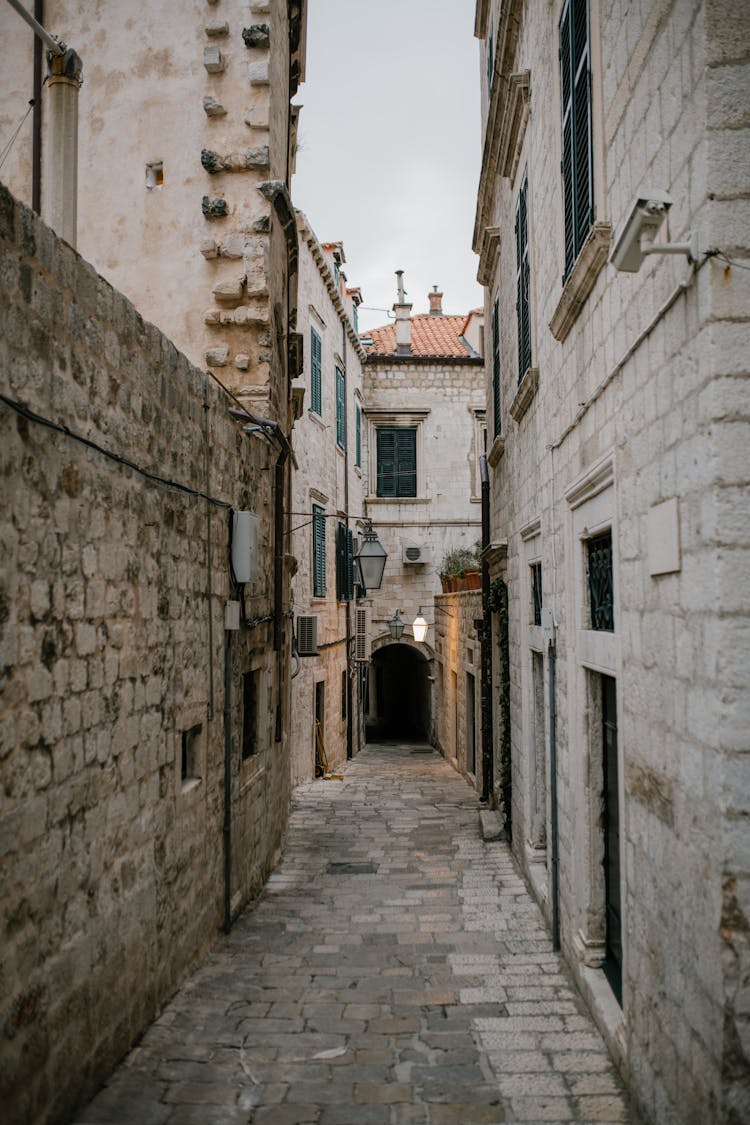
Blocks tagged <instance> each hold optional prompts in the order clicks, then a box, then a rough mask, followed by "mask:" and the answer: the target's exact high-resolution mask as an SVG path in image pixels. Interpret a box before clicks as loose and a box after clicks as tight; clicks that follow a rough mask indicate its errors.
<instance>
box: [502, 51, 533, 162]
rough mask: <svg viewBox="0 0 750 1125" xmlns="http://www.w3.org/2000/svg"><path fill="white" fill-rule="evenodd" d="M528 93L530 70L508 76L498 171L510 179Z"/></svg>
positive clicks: (520, 141)
mask: <svg viewBox="0 0 750 1125" xmlns="http://www.w3.org/2000/svg"><path fill="white" fill-rule="evenodd" d="M530 94H531V72H530V71H528V70H522V71H521V72H520V73H518V74H510V75H509V76H508V92H507V95H506V101H505V108H504V112H503V120H502V124H501V126H500V144H499V148H500V152H499V156H498V171H499V173H500V175H501V176H504V177H506V178H508V179H511V180H512V179H513V177H514V176H515V174H516V169H517V168H518V161H519V159H520V156H521V145H522V144H523V138H524V134H525V132H526V123H527V121H528V120H529V97H530Z"/></svg>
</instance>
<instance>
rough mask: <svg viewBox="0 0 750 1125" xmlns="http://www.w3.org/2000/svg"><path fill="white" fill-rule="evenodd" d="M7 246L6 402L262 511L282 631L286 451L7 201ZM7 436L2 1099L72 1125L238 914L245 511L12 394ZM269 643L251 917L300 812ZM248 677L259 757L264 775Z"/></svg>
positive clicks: (280, 664) (22, 1112) (1, 338)
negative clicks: (235, 568) (239, 569)
mask: <svg viewBox="0 0 750 1125" xmlns="http://www.w3.org/2000/svg"><path fill="white" fill-rule="evenodd" d="M0 238H2V243H1V244H0V245H1V248H0V253H1V255H2V257H1V259H0V261H1V263H2V264H1V266H0V285H1V286H2V294H1V295H0V348H1V349H2V350H1V351H0V357H1V358H0V369H1V370H2V393H3V395H5V396H8V397H10V398H12V399H14V400H17V401H18V402H21V403H23V404H24V406H25V407H27V408H28V409H29V410H30V411H32V412H34V413H35V414H37V415H40V416H42V417H44V418H46V419H50V420H52V421H54V422H55V423H56V424H59V425H62V426H66V427H68V428H69V429H70V430H71V431H74V432H75V433H76V434H79V435H81V436H83V437H85V438H86V439H88V440H90V441H92V442H95V443H97V444H98V445H99V446H101V447H103V448H105V449H107V450H109V451H112V452H115V453H117V454H119V455H121V456H123V457H126V458H128V459H129V460H130V461H132V462H133V463H135V464H137V465H138V466H142V467H144V468H146V469H149V470H151V471H153V472H155V473H158V474H160V475H161V476H163V477H166V478H169V479H171V480H173V481H176V482H180V483H181V484H183V485H185V486H186V487H187V488H189V489H193V490H197V491H199V492H207V493H208V494H210V496H212V497H215V498H218V499H219V500H220V501H221V502H222V503H223V504H225V505H231V506H233V507H237V508H249V509H252V510H254V511H255V512H256V513H257V515H258V516H259V520H260V567H259V578H258V581H257V582H256V583H254V584H251V585H250V586H249V588H248V590H247V594H248V597H247V609H248V616H249V617H251V618H254V617H264V616H267V615H269V614H270V613H271V612H272V607H273V598H272V593H273V591H272V574H273V566H272V564H271V554H272V528H273V525H272V513H273V494H272V488H273V466H274V463H275V460H276V455H277V454H276V450H275V448H274V447H273V446H272V445H271V443H268V442H266V441H263V440H261V439H258V438H257V437H251V436H249V435H247V434H245V433H243V432H242V429H241V427H239V426H238V425H237V423H235V422H233V421H231V420H230V419H229V417H228V415H227V407H228V400H227V398H226V396H225V394H224V393H223V392H222V391H221V390H220V389H219V388H218V387H217V386H216V384H215V383H214V382H213V381H212V380H211V379H210V378H207V376H206V375H205V373H203V372H201V371H199V370H198V369H196V368H195V367H193V366H191V364H190V363H189V362H188V360H187V359H186V358H185V357H184V356H182V355H181V354H180V353H179V352H178V351H177V350H176V349H175V348H174V346H173V345H172V344H171V343H170V341H169V340H167V339H166V338H165V337H164V336H162V335H161V334H160V333H159V331H158V330H157V329H155V328H154V327H153V326H152V325H150V324H147V323H145V322H144V321H143V320H142V318H141V317H140V316H139V314H138V313H137V312H136V310H135V309H134V308H133V306H132V305H131V304H130V303H129V302H128V301H127V300H126V299H125V298H124V297H122V296H121V295H120V294H119V293H117V292H116V291H115V290H114V289H112V287H111V286H110V285H109V284H108V283H107V282H105V281H104V280H103V279H102V278H101V277H99V276H97V274H96V273H95V271H94V270H93V269H92V268H91V266H90V265H89V264H88V263H87V262H85V261H84V260H83V259H82V258H80V257H79V256H77V255H76V254H75V253H74V252H73V251H72V250H71V249H70V247H68V246H67V245H66V244H64V243H61V242H60V241H59V240H58V239H57V238H56V237H55V235H54V234H53V233H52V232H51V231H49V230H48V229H46V228H45V227H44V226H43V225H42V224H41V223H40V222H39V221H38V220H37V219H36V218H35V217H34V216H33V215H32V214H31V212H30V211H28V210H27V209H26V208H25V207H24V206H22V205H20V204H18V203H16V202H15V201H14V199H13V198H12V197H11V196H10V195H9V194H8V193H7V191H6V190H5V189H4V188H3V189H2V193H1V194H0ZM0 430H1V431H2V436H1V438H0V449H1V450H2V452H1V453H0V459H1V460H2V480H3V487H2V491H3V503H2V506H1V508H0V511H1V514H0V524H1V527H0V544H1V546H0V556H1V557H2V568H1V569H2V579H1V583H2V587H1V590H0V629H1V632H0V667H1V668H2V697H1V703H2V708H1V710H0V742H1V745H2V749H1V750H0V754H2V759H3V763H2V764H3V790H2V804H1V805H0V865H1V875H0V888H2V889H1V890H0V905H1V909H2V933H3V937H2V943H3V971H2V989H0V996H1V997H2V998H1V999H0V1006H1V1007H2V1010H3V1016H2V1027H3V1030H2V1033H1V1034H2V1038H1V1039H0V1060H1V1065H0V1087H1V1092H0V1100H1V1101H2V1104H3V1109H4V1115H5V1119H6V1120H8V1121H14V1122H22V1121H23V1122H27V1121H37V1120H38V1121H46V1120H62V1119H65V1117H66V1115H67V1114H68V1113H69V1112H70V1110H71V1109H72V1108H73V1106H74V1105H75V1104H76V1103H77V1102H79V1101H81V1100H82V1099H84V1098H86V1097H87V1096H89V1095H90V1094H91V1093H92V1092H93V1090H94V1089H95V1088H96V1086H97V1084H98V1083H99V1082H101V1081H102V1080H103V1078H104V1077H106V1075H107V1073H108V1071H109V1069H110V1068H111V1067H112V1065H113V1064H114V1063H115V1062H116V1060H117V1059H118V1058H119V1057H120V1056H121V1055H122V1054H123V1052H124V1051H125V1050H126V1049H127V1048H128V1047H129V1046H130V1045H131V1044H132V1042H133V1041H134V1040H135V1038H136V1037H137V1036H138V1034H139V1032H140V1031H141V1030H142V1029H143V1027H144V1026H145V1024H146V1023H147V1021H148V1020H150V1019H151V1018H152V1017H153V1016H154V1014H155V1013H156V1012H157V1011H158V1009H159V1007H160V1005H161V1004H162V1003H163V1001H164V1000H165V999H166V998H167V997H168V996H169V994H170V993H171V992H172V991H173V989H174V988H175V987H176V985H177V984H178V982H179V981H180V980H182V979H183V978H184V976H185V974H186V973H187V972H188V970H189V969H190V968H191V966H193V965H194V964H195V963H196V962H197V960H198V959H199V958H200V956H201V955H202V954H203V953H204V952H205V950H206V949H207V948H208V947H209V946H210V945H211V943H212V942H213V941H214V940H215V938H216V936H217V933H218V931H219V928H220V926H221V923H222V918H223V909H224V901H223V899H224V893H223V876H222V866H223V849H222V824H223V818H224V805H223V784H224V747H225V738H224V733H225V732H224V721H223V710H224V693H223V684H224V667H225V665H224V643H225V634H224V629H223V624H224V621H223V607H224V602H225V599H226V598H227V596H228V594H229V586H228V574H227V542H228V539H227V509H226V507H222V506H220V505H216V504H212V505H207V503H206V501H205V500H204V499H201V498H200V497H198V496H196V495H193V494H189V493H187V492H185V491H180V490H178V489H176V488H173V487H167V486H164V485H162V484H159V483H158V482H156V481H153V480H149V479H146V478H145V477H144V476H143V475H142V474H141V473H139V472H137V471H135V470H134V469H133V468H132V467H129V466H127V465H124V464H121V463H117V462H116V461H115V460H113V459H111V458H109V457H106V456H104V455H103V454H102V453H101V452H99V451H97V450H96V449H93V448H91V447H87V446H86V445H84V444H82V443H81V442H79V441H77V440H74V439H73V438H72V437H71V436H69V435H68V434H65V433H61V432H59V430H55V429H51V428H49V427H47V426H44V425H41V424H39V423H38V422H37V421H35V420H33V419H30V418H29V417H27V416H23V414H19V413H18V412H16V411H15V410H13V409H11V408H9V407H8V406H7V405H6V404H5V403H0ZM206 455H207V461H208V464H207V466H206ZM209 524H210V532H211V546H210V558H209V551H208V530H209ZM209 578H210V587H211V591H212V592H211V597H210V598H209ZM209 614H210V624H211V633H209ZM271 629H272V626H271V624H270V623H269V622H266V623H263V624H260V625H258V626H256V627H255V628H253V629H245V630H241V631H240V633H238V634H233V639H232V644H233V654H232V661H233V675H232V704H231V715H230V741H231V780H232V787H233V807H232V812H233V842H232V849H233V850H232V854H233V860H234V863H233V877H232V885H231V888H230V895H231V900H232V905H233V908H234V909H236V908H237V907H238V906H239V905H240V904H241V903H242V902H244V901H246V900H247V899H248V897H249V896H250V895H251V894H252V893H253V892H254V891H256V890H257V889H258V887H259V886H260V885H261V883H262V880H263V878H264V876H265V874H266V872H267V871H268V870H269V867H270V866H271V864H272V863H273V861H274V857H275V855H276V854H277V852H278V849H279V846H280V842H281V838H282V833H283V828H284V823H285V817H286V809H287V803H288V792H289V780H288V761H287V756H286V742H285V741H281V742H279V741H276V740H275V736H276V733H277V732H276V729H275V727H276V724H275V721H274V720H275V716H276V713H277V708H279V707H281V712H280V733H281V734H282V736H283V738H284V739H285V737H286V725H287V723H288V707H287V704H286V702H285V698H284V692H285V690H286V689H285V687H284V684H285V682H286V681H285V680H284V675H285V673H284V668H285V664H288V632H287V631H286V630H285V637H284V648H283V651H282V653H280V654H279V655H278V657H277V656H275V655H274V654H272V653H270V644H271ZM250 669H255V670H257V671H258V673H259V680H258V683H259V689H258V691H259V698H258V708H257V713H258V728H257V736H258V738H257V745H256V751H257V752H256V753H255V754H253V755H252V756H250V757H248V758H247V759H243V754H242V735H243V723H242V719H243V711H242V701H243V696H242V676H243V674H245V673H246V672H247V671H248V670H250ZM195 728H200V729H199V731H195ZM188 731H193V732H194V741H191V740H192V739H193V736H190V737H189V739H188V756H189V757H190V758H191V759H193V760H192V761H190V762H189V763H188V765H189V768H188V774H189V776H188V778H187V780H186V781H185V782H183V779H182V776H181V772H182V771H181V761H182V746H183V737H184V736H185V732H188ZM193 775H194V776H193Z"/></svg>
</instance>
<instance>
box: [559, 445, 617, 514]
mask: <svg viewBox="0 0 750 1125" xmlns="http://www.w3.org/2000/svg"><path fill="white" fill-rule="evenodd" d="M614 479H615V455H614V452H613V451H612V450H611V449H609V450H607V452H606V453H603V454H602V456H601V457H599V458H598V459H597V460H596V461H594V462H593V464H591V465H589V467H588V468H587V469H584V471H583V472H582V473H579V474H578V476H577V477H576V478H575V480H573V481H571V483H570V484H569V485H568V487H567V488H566V489H565V492H564V493H563V495H564V496H565V499H566V500H567V502H568V504H569V505H570V507H571V508H573V509H575V508H580V506H581V504H585V503H586V501H587V500H591V498H592V497H594V496H597V495H598V494H599V493H600V492H603V491H604V489H605V488H609V486H610V485H611V484H612V482H613V481H614Z"/></svg>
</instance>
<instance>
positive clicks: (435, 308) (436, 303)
mask: <svg viewBox="0 0 750 1125" xmlns="http://www.w3.org/2000/svg"><path fill="white" fill-rule="evenodd" d="M427 296H428V297H429V298H430V316H442V315H443V294H442V293H438V287H437V285H433V287H432V292H431V293H428V294H427Z"/></svg>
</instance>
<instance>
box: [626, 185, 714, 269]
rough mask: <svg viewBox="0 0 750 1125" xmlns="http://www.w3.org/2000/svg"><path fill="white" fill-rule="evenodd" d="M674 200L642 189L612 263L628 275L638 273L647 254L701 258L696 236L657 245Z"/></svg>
mask: <svg viewBox="0 0 750 1125" xmlns="http://www.w3.org/2000/svg"><path fill="white" fill-rule="evenodd" d="M671 206H672V197H671V195H669V194H668V193H667V192H666V191H661V189H660V188H641V190H640V192H639V193H638V195H637V196H636V198H635V199H634V201H633V203H632V205H631V208H630V214H629V215H628V218H627V221H626V223H625V225H624V227H623V228H622V230H621V231H620V234H619V235H618V237H617V241H616V242H615V247H614V250H613V251H612V255H611V257H610V259H609V260H610V262H611V263H612V265H613V266H614V267H615V269H618V270H623V271H624V272H625V273H638V270H639V269H640V268H641V265H642V263H643V259H644V258H645V257H646V255H647V254H685V255H686V256H687V259H688V261H689V262H691V263H695V262H697V261H698V259H699V252H698V242H697V237H696V235H695V234H688V241H687V242H656V235H657V232H658V230H659V227H660V226H661V224H662V223H663V221H664V216H665V215H666V213H667V211H668V210H669V208H670V207H671Z"/></svg>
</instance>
